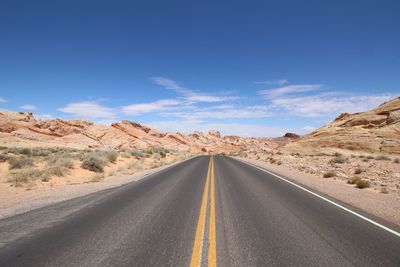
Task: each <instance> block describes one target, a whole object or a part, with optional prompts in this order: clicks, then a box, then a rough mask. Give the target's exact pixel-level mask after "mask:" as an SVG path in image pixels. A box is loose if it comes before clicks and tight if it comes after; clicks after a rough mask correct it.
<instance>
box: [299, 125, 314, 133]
mask: <svg viewBox="0 0 400 267" xmlns="http://www.w3.org/2000/svg"><path fill="white" fill-rule="evenodd" d="M316 129H317V128H315V127H312V126H310V125H306V126H304V127H303V128H301V130H302V131H303V132H304V133H310V132H312V131H315V130H316Z"/></svg>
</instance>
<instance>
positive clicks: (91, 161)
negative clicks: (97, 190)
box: [81, 155, 105, 172]
mask: <svg viewBox="0 0 400 267" xmlns="http://www.w3.org/2000/svg"><path fill="white" fill-rule="evenodd" d="M104 165H105V162H104V160H103V159H101V158H99V157H96V156H94V155H92V156H90V157H88V158H86V159H84V160H83V161H82V164H81V167H82V168H83V169H86V170H89V171H93V172H104Z"/></svg>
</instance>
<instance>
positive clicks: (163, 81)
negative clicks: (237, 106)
mask: <svg viewBox="0 0 400 267" xmlns="http://www.w3.org/2000/svg"><path fill="white" fill-rule="evenodd" d="M152 80H153V81H154V82H155V83H156V84H158V85H161V86H163V87H165V88H167V89H170V90H173V91H175V92H177V93H179V94H181V95H183V96H184V99H185V100H186V101H188V102H190V103H197V102H204V103H215V102H225V101H232V100H237V99H238V97H235V96H215V95H208V94H204V93H198V92H196V91H194V90H190V89H188V88H185V87H182V86H180V85H178V84H177V83H176V82H175V81H173V80H170V79H167V78H164V77H153V78H152Z"/></svg>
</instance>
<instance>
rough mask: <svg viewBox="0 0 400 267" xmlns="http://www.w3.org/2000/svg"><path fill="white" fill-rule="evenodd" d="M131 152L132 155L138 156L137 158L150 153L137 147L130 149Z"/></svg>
mask: <svg viewBox="0 0 400 267" xmlns="http://www.w3.org/2000/svg"><path fill="white" fill-rule="evenodd" d="M129 153H130V154H131V155H132V157H136V158H144V157H145V156H146V154H148V153H144V152H143V151H140V150H137V149H132V150H129Z"/></svg>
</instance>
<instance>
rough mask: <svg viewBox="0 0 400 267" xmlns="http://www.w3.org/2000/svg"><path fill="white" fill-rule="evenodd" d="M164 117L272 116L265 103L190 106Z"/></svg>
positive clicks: (243, 117) (235, 117) (189, 118)
mask: <svg viewBox="0 0 400 267" xmlns="http://www.w3.org/2000/svg"><path fill="white" fill-rule="evenodd" d="M160 115H161V116H164V117H178V118H183V119H186V120H198V119H246V118H265V117H269V116H271V113H270V111H269V108H268V107H267V106H263V105H254V106H238V105H219V106H208V107H201V108H200V107H190V109H188V108H184V107H183V108H181V109H178V110H174V111H170V112H165V113H163V114H160Z"/></svg>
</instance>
